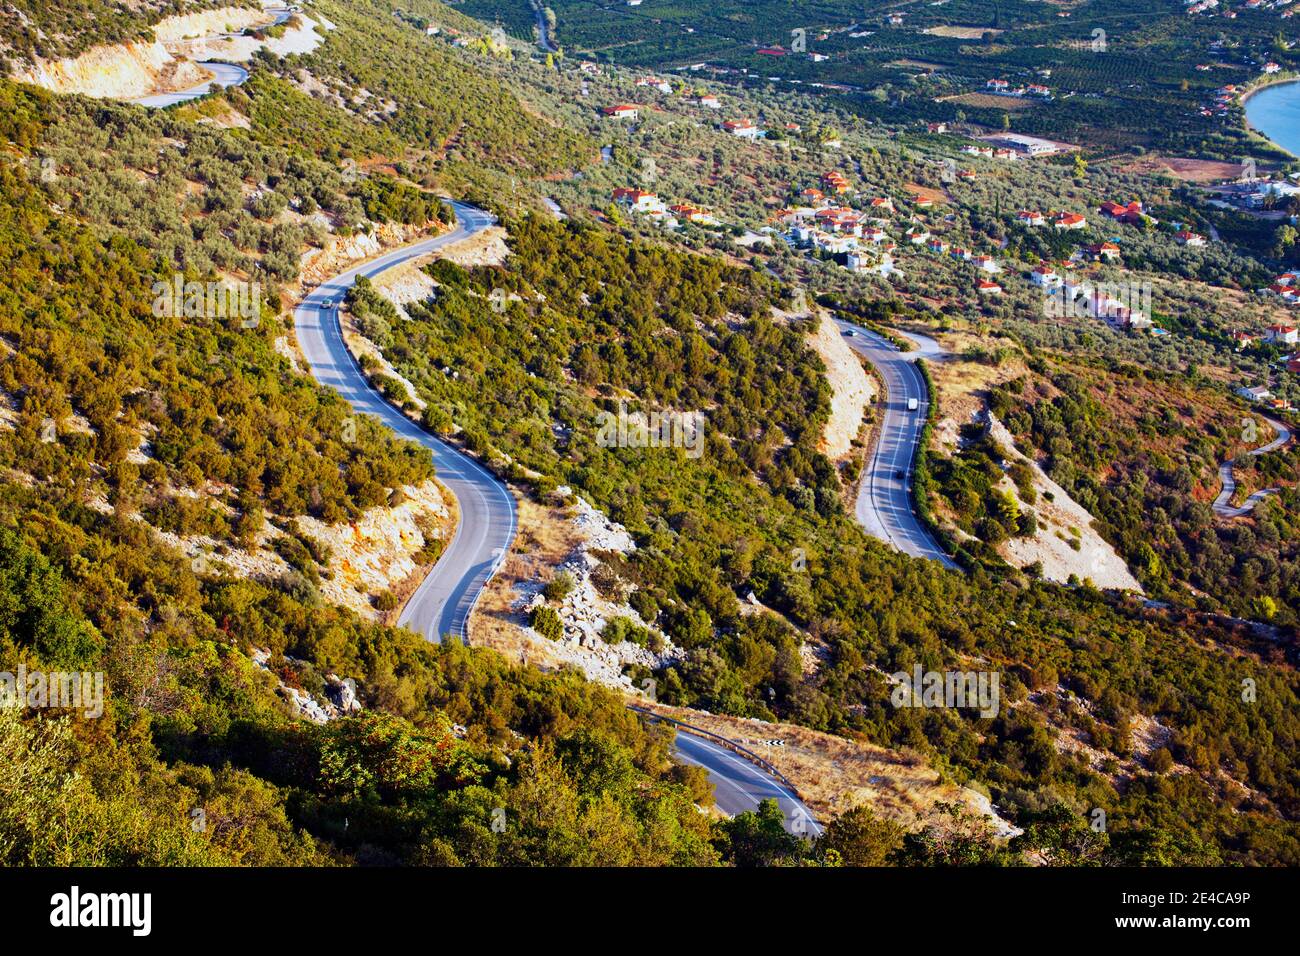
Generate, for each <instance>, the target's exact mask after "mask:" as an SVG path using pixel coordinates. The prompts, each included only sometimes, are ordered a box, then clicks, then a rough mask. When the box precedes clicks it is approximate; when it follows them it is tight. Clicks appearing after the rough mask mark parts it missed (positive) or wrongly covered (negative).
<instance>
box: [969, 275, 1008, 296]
mask: <svg viewBox="0 0 1300 956" xmlns="http://www.w3.org/2000/svg"><path fill="white" fill-rule="evenodd" d="M975 289H976V291H977V292H979V294H980V295H1001V294H1002V286H1000V285H998V284H997V283H996V282H990V281H989V280H988V279H980V280H979V281H978V282H976V283H975Z"/></svg>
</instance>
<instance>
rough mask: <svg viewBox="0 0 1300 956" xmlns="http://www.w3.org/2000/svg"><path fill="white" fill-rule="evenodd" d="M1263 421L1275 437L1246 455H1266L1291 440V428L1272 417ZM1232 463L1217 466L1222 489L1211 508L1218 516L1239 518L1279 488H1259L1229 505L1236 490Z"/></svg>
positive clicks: (1227, 462) (1275, 492) (1226, 462)
mask: <svg viewBox="0 0 1300 956" xmlns="http://www.w3.org/2000/svg"><path fill="white" fill-rule="evenodd" d="M1264 421H1266V422H1268V423H1269V424H1270V425H1271V426H1272V427H1273V430H1274V431H1276V432H1277V437H1276V438H1274V439H1273V440H1272V441H1271V442H1269V443H1268V444H1267V445H1261V446H1260V447H1258V448H1254V449H1252V450H1250V451H1248V452H1246V454H1247V455H1266V454H1268V453H1269V452H1271V451H1276V450H1277V449H1279V448H1281V447H1282V446H1283V445H1285V444H1286V443H1287V442H1289V441H1290V440H1291V429H1289V428H1287V427H1286V426H1285V425H1283V424H1282V423H1281V422H1279V421H1276V420H1275V419H1272V418H1265V419H1264ZM1232 464H1233V463H1232V462H1230V461H1225V462H1224V463H1223V464H1221V465H1220V466H1219V481H1221V482H1223V489H1222V490H1221V491H1220V492H1219V496H1218V497H1217V498H1215V499H1214V505H1213V508H1214V513H1215V514H1216V515H1218V516H1219V517H1220V518H1240V517H1241V516H1242V515H1244V514H1249V513H1250V512H1252V511H1254V510H1255V505H1257V504H1259V503H1260V502H1261V501H1263V500H1264V499H1265V498H1267V497H1268V496H1269V495H1275V494H1277V493H1278V491H1279V490H1280V489H1278V488H1261V489H1260V490H1259V491H1257V492H1255V493H1254V494H1252V495H1251V496H1250V497H1249V498H1247V499H1246V500H1245V502H1244V503H1242V504H1241V505H1240V506H1239V507H1233V506H1231V505H1229V504H1228V502H1229V501H1231V500H1232V496H1233V495H1234V494H1235V493H1236V491H1237V480H1236V478H1234V477H1233V474H1232Z"/></svg>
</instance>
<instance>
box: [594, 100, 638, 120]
mask: <svg viewBox="0 0 1300 956" xmlns="http://www.w3.org/2000/svg"><path fill="white" fill-rule="evenodd" d="M601 112H602V113H604V114H605V115H606V116H610V117H613V118H614V119H636V118H637V115H638V113H637V107H635V106H633V105H632V104H631V103H620V104H619V105H618V106H606V107H605V108H604V109H602V110H601Z"/></svg>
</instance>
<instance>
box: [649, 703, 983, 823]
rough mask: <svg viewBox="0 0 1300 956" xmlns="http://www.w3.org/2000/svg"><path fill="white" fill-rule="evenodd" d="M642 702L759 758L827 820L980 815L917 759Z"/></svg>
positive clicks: (792, 728) (969, 798)
mask: <svg viewBox="0 0 1300 956" xmlns="http://www.w3.org/2000/svg"><path fill="white" fill-rule="evenodd" d="M629 699H630V698H629ZM636 702H637V703H639V704H640V705H641V706H643V707H647V708H648V709H650V710H653V711H655V712H657V713H661V714H665V715H667V716H670V717H673V718H675V719H677V720H681V721H684V722H686V723H688V724H694V725H695V726H697V727H703V728H704V729H705V730H708V731H710V732H712V733H715V734H718V735H719V736H722V737H726V738H727V739H729V740H732V741H734V742H736V743H739V744H741V745H743V746H744V747H747V748H748V749H750V750H752V751H754V752H755V753H756V754H758V755H759V756H761V757H762V758H763V759H764V760H766V761H768V762H769V763H770V764H772V766H774V767H776V769H777V770H779V771H781V773H783V774H784V775H785V776H786V777H787V778H788V779H789V780H790V782H791V783H793V784H794V785H795V789H796V790H798V791H799V796H800V798H801V799H803V801H804V802H805V803H807V804H808V807H809V808H810V809H811V810H812V811H813V813H814V814H815V815H816V816H817V817H818V818H819V819H822V820H832V819H834V818H835V817H837V816H839V815H840V814H842V813H844V812H846V811H848V810H851V809H853V808H854V807H858V806H864V805H865V806H869V807H871V808H872V809H873V810H875V811H876V812H877V813H879V814H880V815H881V816H883V817H888V818H889V819H892V820H895V821H897V822H898V823H900V824H902V825H903V826H912V825H914V824H915V823H916V822H917V821H918V820H920V819H921V818H923V817H925V816H926V815H927V813H928V812H929V811H930V809H931V808H932V807H933V806H934V805H935V804H936V803H940V802H960V803H964V804H966V805H967V806H968V807H970V808H971V809H972V810H973V811H977V806H976V804H975V802H974V797H975V795H974V794H973V793H972V792H971V791H969V790H966V789H964V788H962V787H959V786H957V785H955V784H951V783H944V782H942V781H941V780H940V778H939V774H938V772H937V771H935V770H933V769H931V768H930V767H929V766H927V765H926V763H925V760H924V758H922V757H921V756H920V755H919V754H917V753H914V752H911V751H905V750H889V749H887V748H885V747H878V746H876V745H875V744H869V743H864V742H861V741H855V740H849V739H847V738H845V737H837V736H835V735H833V734H824V733H820V732H818V731H815V730H809V729H807V728H806V727H798V726H796V725H794V724H782V723H765V722H763V721H757V720H747V719H744V718H741V717H725V716H719V715H717V714H704V713H700V712H698V711H694V710H689V709H687V708H684V707H667V706H665V705H663V704H646V703H645V701H644V700H642V699H641V698H637V700H636ZM766 739H775V740H783V741H785V745H784V746H780V747H773V746H770V745H767V744H764V743H762V741H763V740H766Z"/></svg>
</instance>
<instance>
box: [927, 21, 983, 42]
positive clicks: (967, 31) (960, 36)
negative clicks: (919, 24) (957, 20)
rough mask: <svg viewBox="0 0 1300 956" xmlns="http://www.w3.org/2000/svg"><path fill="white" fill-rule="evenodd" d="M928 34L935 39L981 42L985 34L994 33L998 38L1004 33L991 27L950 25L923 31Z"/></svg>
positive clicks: (928, 28)
mask: <svg viewBox="0 0 1300 956" xmlns="http://www.w3.org/2000/svg"><path fill="white" fill-rule="evenodd" d="M921 32H922V33H928V34H929V35H930V36H933V37H951V38H953V39H957V40H979V39H983V37H984V34H986V33H992V34H993V35H994V36H997V35H998V34H1000V33H1001V32H1002V31H1001V30H995V29H993V28H991V27H962V26H957V25H955V24H949V25H946V26H941V27H927V28H926V29H924V30H922V31H921Z"/></svg>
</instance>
